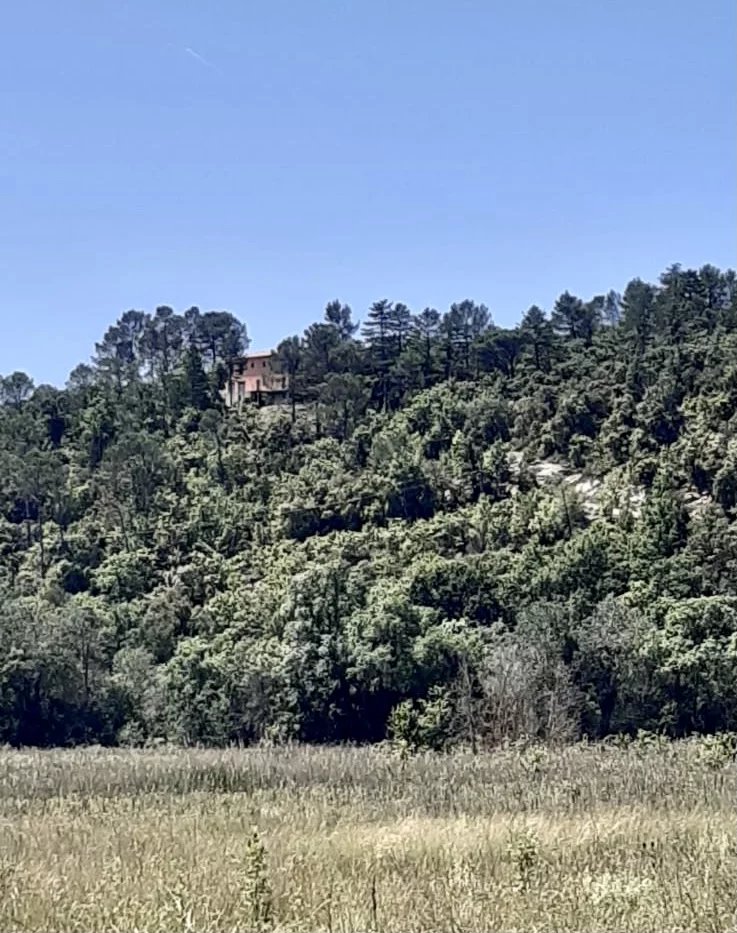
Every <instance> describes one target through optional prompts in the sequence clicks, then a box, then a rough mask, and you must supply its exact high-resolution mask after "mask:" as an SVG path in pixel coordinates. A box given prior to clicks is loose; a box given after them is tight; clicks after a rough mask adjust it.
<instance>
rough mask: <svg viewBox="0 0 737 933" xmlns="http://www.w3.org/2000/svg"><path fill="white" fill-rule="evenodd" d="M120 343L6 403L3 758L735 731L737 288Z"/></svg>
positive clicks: (230, 328)
mask: <svg viewBox="0 0 737 933" xmlns="http://www.w3.org/2000/svg"><path fill="white" fill-rule="evenodd" d="M246 343H247V341H246V332H245V328H244V327H243V325H241V324H240V323H239V322H238V321H237V320H235V319H234V318H233V317H232V316H231V315H229V314H227V313H220V312H210V313H200V312H199V311H197V309H191V310H190V311H188V312H186V313H185V314H183V315H178V314H175V313H174V312H173V311H172V310H171V309H168V308H158V309H157V310H156V311H155V313H153V314H145V313H142V312H135V311H131V312H128V313H126V314H124V315H123V316H122V317H121V319H120V320H119V321H118V322H117V323H116V324H115V325H114V326H112V327H111V328H110V329H109V330H108V332H107V333H106V334H105V335H104V337H103V339H102V340H101V342H100V343H99V344H98V345H97V347H96V353H95V356H94V358H93V362H92V364H91V365H83V366H79V367H78V368H77V369H75V370H74V372H73V373H72V374H71V376H70V378H69V381H68V383H67V385H66V387H65V388H64V389H55V388H52V387H50V386H43V385H42V386H38V387H34V385H33V383H32V382H31V380H30V379H29V378H28V377H27V376H25V375H24V374H22V373H14V374H12V375H9V376H7V377H5V378H4V379H3V380H2V383H1V394H2V407H1V408H0V645H2V653H1V655H0V743H1V742H6V743H11V744H24V745H56V744H73V743H82V742H86V743H89V742H97V743H134V744H137V743H144V742H147V741H153V740H171V741H176V742H184V743H204V744H223V743H229V742H243V743H251V742H254V741H258V740H263V739H269V740H272V741H282V740H286V739H294V740H299V741H303V742H328V741H329V742H332V741H346V740H351V741H359V742H364V741H377V740H381V739H383V738H385V737H386V736H387V735H389V736H390V737H393V738H394V739H395V741H397V742H399V743H402V744H403V745H404V746H405V747H408V748H416V747H433V748H444V747H447V746H448V745H450V744H452V743H453V742H461V743H463V744H468V745H470V746H472V747H479V746H481V745H484V744H490V743H497V742H499V741H500V740H502V739H505V738H515V737H517V736H520V735H523V734H526V735H534V736H537V737H539V738H543V739H566V738H575V737H577V736H581V735H587V736H590V737H603V736H606V735H608V734H610V733H617V732H626V733H635V732H637V731H638V730H650V731H662V732H665V733H667V734H669V735H672V736H682V735H686V734H688V733H691V732H719V731H728V730H735V729H737V676H736V675H737V525H736V524H735V508H736V507H737V282H736V280H735V275H734V273H733V272H727V273H723V272H720V271H719V270H717V269H715V268H713V267H710V266H706V267H704V268H702V269H701V270H699V271H693V270H683V269H681V268H679V267H678V266H674V267H672V268H670V269H668V270H667V271H666V272H665V273H664V274H663V275H662V276H661V278H660V281H659V282H658V283H657V284H655V285H653V284H648V283H645V282H642V281H640V280H635V281H633V282H631V283H629V285H628V286H627V288H626V289H625V291H624V293H623V294H622V295H621V296H620V295H617V294H615V293H613V292H610V293H609V294H608V295H605V296H596V297H594V298H592V299H590V300H582V299H580V298H577V297H575V296H573V295H571V294H569V293H567V292H566V293H564V294H563V295H561V297H560V298H559V299H558V301H557V302H556V304H555V307H554V308H553V309H552V311H551V313H550V314H549V315H547V314H545V313H544V312H543V311H541V310H540V309H539V308H536V307H532V308H530V309H529V311H527V312H526V314H525V315H524V316H523V318H522V320H521V322H520V324H519V326H517V327H515V328H512V329H504V328H500V327H497V326H494V324H493V323H492V321H491V317H490V314H489V312H488V310H487V309H486V308H485V307H484V306H483V305H479V304H476V303H475V302H473V301H463V302H459V303H458V304H454V305H453V306H452V307H451V308H450V309H449V310H448V311H447V312H446V313H444V314H440V313H438V312H437V311H435V310H433V309H425V310H424V311H422V312H420V313H419V314H412V313H411V312H410V311H409V309H408V308H407V307H406V306H404V305H402V304H400V303H396V302H389V301H379V302H377V303H375V304H374V305H373V306H372V307H371V308H370V309H369V311H368V312H367V313H366V315H365V320H364V323H363V326H362V328H360V329H358V328H357V327H356V325H355V323H354V321H353V317H352V314H351V311H350V309H349V308H347V307H346V306H345V305H342V304H340V303H339V302H332V303H331V304H329V305H328V306H327V308H326V310H325V315H324V319H323V320H322V321H321V322H319V323H315V324H313V325H311V326H310V327H309V328H308V329H307V330H306V331H305V333H304V335H303V336H302V337H292V338H289V339H287V340H285V341H284V342H283V343H282V344H281V345H280V347H279V357H280V360H281V365H282V367H283V369H284V371H285V372H287V373H288V374H289V377H290V384H291V399H290V403H289V404H287V405H285V406H281V407H278V408H277V407H273V408H258V407H255V406H246V407H243V408H241V409H240V410H237V411H226V410H225V409H224V408H223V406H222V402H221V400H220V394H219V390H220V388H221V387H222V385H223V381H224V379H225V374H226V366H225V364H226V361H227V360H228V359H229V358H230V357H231V356H233V355H234V354H237V353H238V352H240V351H241V350H242V349H243V348H244V346H245V345H246Z"/></svg>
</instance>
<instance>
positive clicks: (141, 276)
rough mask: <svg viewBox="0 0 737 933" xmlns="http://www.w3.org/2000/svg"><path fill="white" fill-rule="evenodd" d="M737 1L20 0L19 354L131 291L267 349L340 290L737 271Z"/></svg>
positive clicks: (603, 283)
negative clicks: (224, 324)
mask: <svg viewBox="0 0 737 933" xmlns="http://www.w3.org/2000/svg"><path fill="white" fill-rule="evenodd" d="M736 18H737V7H736V5H735V3H734V0H707V2H705V3H694V2H693V0H688V2H687V0H505V2H501V0H312V2H309V3H308V2H303V0H289V2H287V0H260V2H252V0H212V2H208V3H206V2H204V0H196V2H194V0H84V2H83V0H64V2H63V3H61V2H59V0H24V2H22V3H21V2H17V3H8V4H6V5H5V6H4V10H3V18H2V38H1V39H0V44H1V46H2V55H0V211H1V217H2V223H1V224H0V282H1V283H2V291H3V294H2V301H3V304H2V311H1V312H0V314H1V315H2V321H1V323H2V339H0V373H8V372H10V371H11V370H14V369H24V370H26V371H27V372H29V373H30V374H31V375H32V376H33V377H34V378H35V379H36V381H37V382H52V383H63V381H64V380H65V378H66V376H67V374H68V372H69V371H70V370H71V369H72V368H73V367H74V366H75V365H76V364H77V363H78V362H81V361H84V360H86V359H87V358H88V357H89V355H90V353H91V352H92V351H93V349H94V342H95V341H96V340H98V339H99V338H100V336H101V335H102V333H103V332H104V331H105V329H106V327H107V326H108V325H109V324H110V323H112V322H113V321H114V320H115V319H116V318H117V317H118V316H119V315H120V314H121V313H122V312H124V311H125V310H127V309H128V308H138V309H141V310H153V309H154V308H155V307H156V306H157V305H159V304H169V305H171V306H173V307H174V308H176V309H177V310H182V311H183V310H184V309H186V308H187V307H189V306H191V305H193V304H196V305H198V306H199V307H200V308H201V309H203V310H210V309H227V310H230V311H232V312H233V313H235V314H236V315H237V316H238V317H240V318H241V319H242V320H244V321H245V322H246V324H247V325H248V329H249V332H250V334H251V337H252V339H253V343H254V345H258V346H259V347H260V346H262V345H269V344H274V343H276V342H277V341H278V340H279V339H280V338H281V337H283V336H284V335H286V334H289V333H294V332H299V331H301V330H302V329H303V328H304V327H305V326H306V325H307V324H308V323H310V322H311V321H313V320H315V319H317V318H318V317H320V316H321V314H322V309H323V307H324V305H325V303H326V302H327V301H328V300H330V299H331V298H340V299H341V300H343V301H347V302H348V303H350V304H351V306H352V307H353V309H354V312H355V314H356V316H357V317H360V316H361V315H362V313H363V312H364V310H365V308H366V307H367V306H368V305H369V304H370V303H371V302H372V301H374V300H376V299H377V298H382V297H388V298H392V299H396V300H402V301H405V302H406V303H407V304H409V305H410V306H411V307H413V308H415V309H416V310H421V309H422V308H423V307H424V306H426V305H434V306H435V307H438V308H440V309H441V310H442V309H444V308H446V307H447V306H448V304H449V303H450V302H452V301H454V300H458V299H461V298H464V297H471V298H475V299H477V300H479V301H484V302H486V304H488V305H489V307H490V309H491V311H492V313H493V316H494V319H495V320H496V321H497V322H498V323H502V324H511V323H513V322H515V321H516V320H518V319H519V317H520V315H521V314H522V313H523V312H524V310H525V309H526V308H527V307H528V306H529V305H530V304H532V303H533V302H535V303H538V304H540V305H542V306H543V307H546V308H550V306H551V305H552V303H553V301H554V300H555V297H556V296H557V295H558V294H559V293H560V292H561V291H563V290H564V289H570V290H571V291H574V292H577V293H579V294H580V295H582V296H583V297H588V296H590V295H591V294H594V293H596V292H601V291H604V290H607V289H609V288H616V289H618V290H621V289H622V288H623V287H624V285H625V284H626V282H627V281H628V279H630V278H632V277H634V276H635V275H640V276H642V277H643V278H650V279H654V278H655V277H656V276H657V275H658V274H659V273H660V272H661V271H662V270H663V269H664V268H665V267H666V266H667V265H669V264H670V263H672V262H681V263H682V264H684V265H686V266H698V265H701V264H703V263H705V262H712V263H714V264H716V265H719V266H722V267H727V266H734V264H735V261H734V260H735V255H736V251H737V215H736V208H737V197H736V193H737V163H736V158H735V157H736V154H737V139H736V137H737V121H736V120H735V117H736V114H737V99H736V98H737V95H736V89H737V74H736V72H737V66H736V64H735V52H734V47H735V37H736V34H737V24H736V22H735V20H736Z"/></svg>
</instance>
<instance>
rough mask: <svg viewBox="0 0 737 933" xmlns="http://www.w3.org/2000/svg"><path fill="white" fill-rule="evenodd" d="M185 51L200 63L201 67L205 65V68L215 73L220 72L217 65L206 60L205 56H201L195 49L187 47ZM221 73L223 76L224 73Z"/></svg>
mask: <svg viewBox="0 0 737 933" xmlns="http://www.w3.org/2000/svg"><path fill="white" fill-rule="evenodd" d="M184 51H185V52H186V53H187V55H190V56H191V57H192V58H193V59H194V60H195V61H197V62H199V63H200V64H201V65H204V66H205V68H212V70H213V71H220V69H219V68H218V66H217V65H213V63H212V62H209V61H208V60H207V59H206V58H205V56H204V55H200V53H199V52H197V51H195V49H193V48H190V47H189V46H186V48H185V49H184ZM220 73H221V74H222V72H220Z"/></svg>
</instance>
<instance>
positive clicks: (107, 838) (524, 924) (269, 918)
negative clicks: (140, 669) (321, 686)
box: [0, 741, 737, 933]
mask: <svg viewBox="0 0 737 933" xmlns="http://www.w3.org/2000/svg"><path fill="white" fill-rule="evenodd" d="M736 801H737V767H736V766H735V764H734V763H733V762H731V761H730V760H729V756H728V755H725V754H723V753H722V750H721V749H720V748H718V747H717V748H716V749H715V748H714V746H710V745H707V744H705V743H703V742H695V741H694V742H682V743H675V744H659V743H655V744H653V745H648V744H644V743H636V744H635V745H633V746H631V747H628V748H614V747H607V746H602V745H600V746H586V745H578V746H573V747H570V748H566V749H561V750H555V751H554V750H545V749H538V748H510V749H507V750H503V751H499V752H495V753H493V754H484V755H479V756H472V755H470V754H468V755H467V754H461V753H459V754H454V755H452V756H447V757H444V756H431V755H427V756H420V757H416V758H410V759H405V760H402V759H401V758H397V757H394V756H393V755H391V754H389V753H387V752H385V751H381V750H378V749H348V748H340V749H316V748H286V749H251V750H224V751H206V750H192V751H181V750H179V751H176V750H158V751H140V752H133V751H107V750H99V749H90V750H84V751H53V752H42V751H23V752H12V751H4V752H0V929H3V930H21V929H22V930H54V931H58V930H65V931H66V930H69V931H76V930H85V931H87V930H166V931H169V930H176V929H178V930H198V931H210V930H247V929H259V930H267V929H279V930H295V931H296V930H299V931H310V930H326V931H336V933H337V931H348V930H356V931H359V930H360V931H366V930H387V931H389V930H396V931H426V930H427V931H429V930H443V931H446V930H448V931H451V930H452V931H455V930H458V931H460V930H463V931H466V930H468V931H475V930H478V931H481V930H484V931H488V930H613V929H617V930H632V931H638V930H648V931H651V930H656V929H657V930H666V929H667V930H689V931H691V930H713V931H716V930H733V929H734V921H735V907H736V906H737V821H736V820H735V802H736Z"/></svg>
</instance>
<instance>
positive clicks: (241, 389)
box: [238, 382, 246, 399]
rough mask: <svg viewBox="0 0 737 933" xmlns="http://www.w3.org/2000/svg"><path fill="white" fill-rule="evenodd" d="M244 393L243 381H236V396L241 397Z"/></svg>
mask: <svg viewBox="0 0 737 933" xmlns="http://www.w3.org/2000/svg"><path fill="white" fill-rule="evenodd" d="M245 394H246V387H245V385H244V383H242V382H239V383H238V398H239V399H242V398H243V396H244V395H245Z"/></svg>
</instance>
